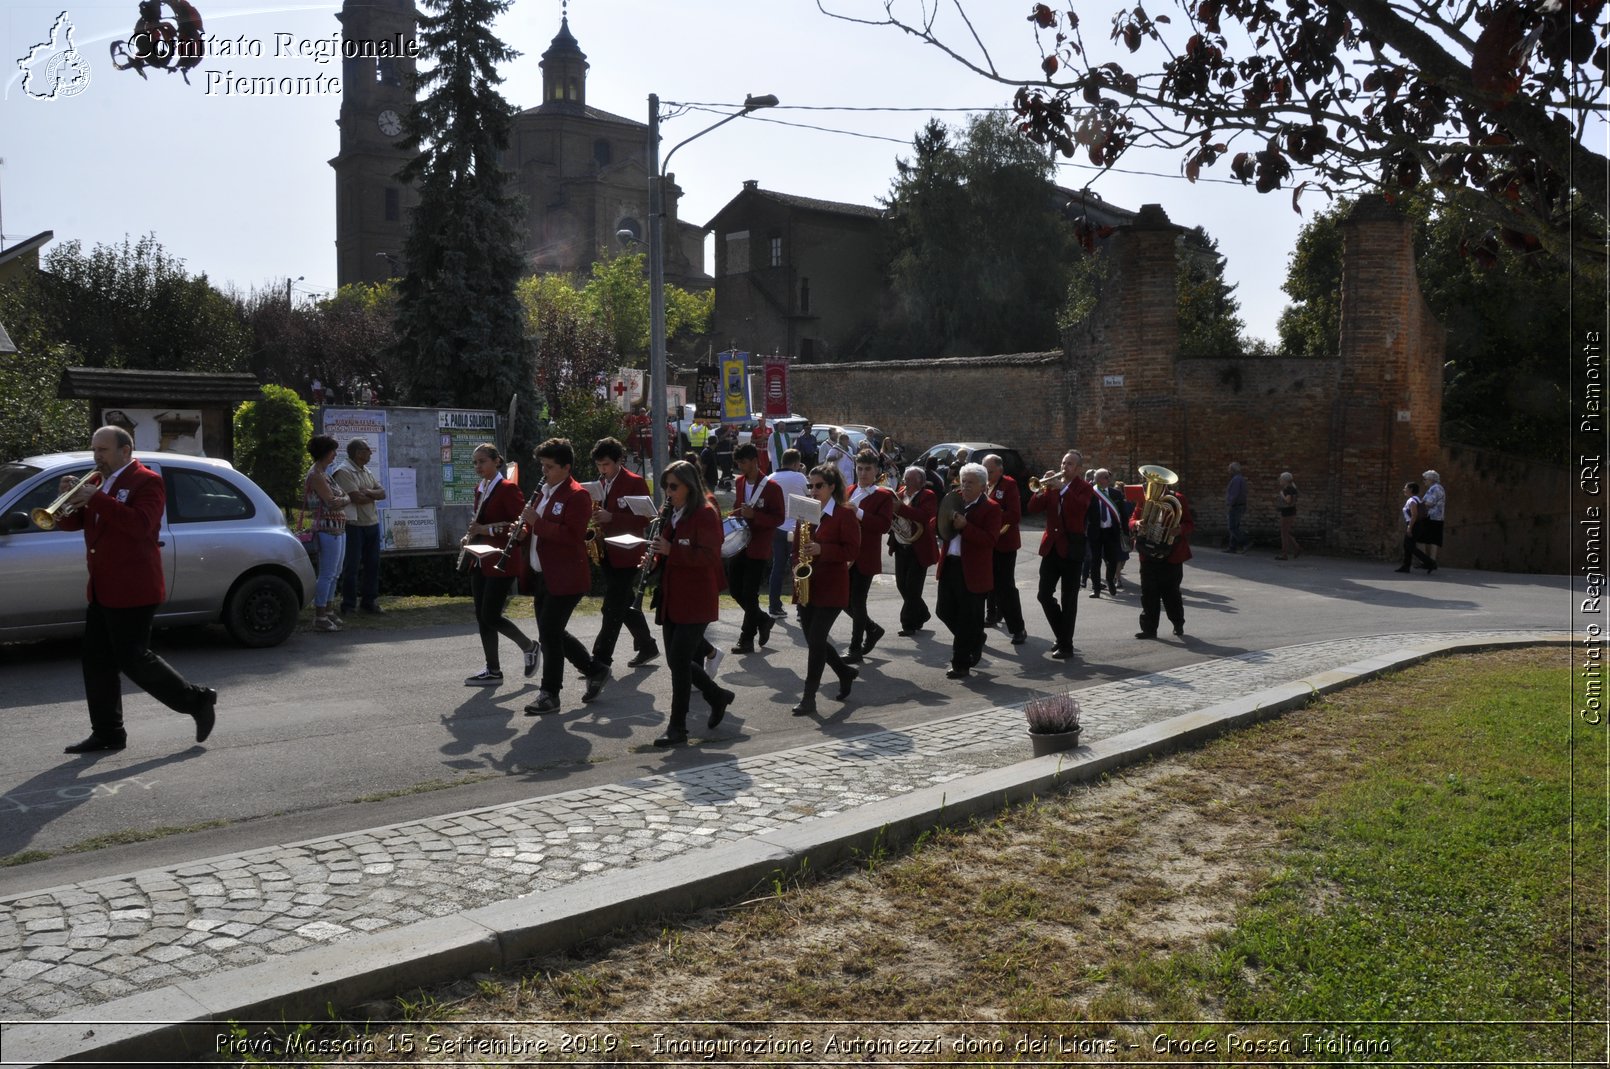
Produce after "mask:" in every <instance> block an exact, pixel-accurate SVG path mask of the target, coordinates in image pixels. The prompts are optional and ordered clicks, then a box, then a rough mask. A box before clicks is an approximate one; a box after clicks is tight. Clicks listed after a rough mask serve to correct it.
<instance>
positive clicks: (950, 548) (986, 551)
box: [935, 464, 1001, 679]
mask: <svg viewBox="0 0 1610 1069" xmlns="http://www.w3.org/2000/svg"><path fill="white" fill-rule="evenodd" d="M959 477H960V480H961V495H962V500H963V501H964V502H965V504H964V505H963V506H962V508H961V509H960V511H958V512H957V513H956V515H955V516H954V517H953V519H952V521H951V522H952V523H954V524H955V525H956V531H955V533H954V534H951V535H950V536H949V537H948V538H947V537H946V532H943V531H941V532H940V537H941V538H944V539H945V554H944V556H943V557H941V558H940V560H939V600H938V604H937V605H936V606H935V608H936V611H937V612H938V614H939V619H940V620H941V621H943V622H944V624H945V626H946V627H948V628H950V633H951V635H952V636H953V637H952V639H951V645H950V671H948V672H946V673H945V678H946V679H966V678H967V677H968V676H970V675H971V674H972V668H973V666H974V665H976V664H977V663H978V661H979V658H980V657H982V656H983V655H984V596H985V595H986V594H988V593H989V591H990V587H991V586H993V585H994V582H995V562H994V560H993V554H994V551H995V543H996V541H997V540H998V539H999V538H1000V533H1001V507H1000V506H999V505H997V504H996V503H995V502H993V501H991V500H990V499H989V495H988V494H987V493H986V492H985V491H986V485H985V484H986V480H987V479H988V478H989V472H987V471H986V470H985V469H984V465H982V464H963V465H962V467H961V469H960V476H959Z"/></svg>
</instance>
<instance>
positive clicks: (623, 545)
mask: <svg viewBox="0 0 1610 1069" xmlns="http://www.w3.org/2000/svg"><path fill="white" fill-rule="evenodd" d="M604 541H605V542H608V543H609V544H610V545H612V546H614V547H615V548H616V549H637V548H638V547H640V546H646V545H648V539H646V538H643V537H641V536H639V535H634V534H618V535H610V536H609V537H608V538H606V539H604Z"/></svg>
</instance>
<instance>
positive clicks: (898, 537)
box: [889, 486, 922, 546]
mask: <svg viewBox="0 0 1610 1069" xmlns="http://www.w3.org/2000/svg"><path fill="white" fill-rule="evenodd" d="M897 496H898V497H899V498H900V503H901V504H902V505H909V504H911V502H910V501H908V500H907V499H906V488H905V487H904V486H902V487H901V488H900V490H899V491H898V494H897ZM889 533H890V534H892V535H894V540H895V541H896V542H899V543H900V544H901V545H902V546H909V545H911V544H912V543H913V542H915V541H916V540H917V536H918V535H920V534H922V528H920V527H918V526H917V521H916V520H912V519H907V518H906V517H905V516H901V515H899V514H898V513H897V514H896V515H895V517H894V519H892V520H890V521H889Z"/></svg>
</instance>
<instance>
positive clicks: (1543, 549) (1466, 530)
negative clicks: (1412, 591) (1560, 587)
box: [1413, 443, 1571, 575]
mask: <svg viewBox="0 0 1610 1069" xmlns="http://www.w3.org/2000/svg"><path fill="white" fill-rule="evenodd" d="M1438 455H1439V457H1440V459H1439V460H1438V462H1437V463H1436V464H1435V465H1427V467H1433V468H1434V470H1435V471H1436V472H1437V474H1438V475H1439V476H1441V481H1442V485H1443V489H1444V490H1445V491H1446V492H1447V494H1448V513H1447V519H1446V520H1445V521H1444V526H1445V530H1444V533H1443V546H1442V553H1441V555H1440V556H1439V557H1438V558H1437V559H1438V561H1439V563H1446V564H1451V565H1453V566H1454V567H1456V568H1486V569H1489V570H1491V571H1498V572H1545V573H1549V574H1554V575H1562V574H1564V573H1566V572H1568V571H1570V567H1571V565H1570V537H1571V513H1570V504H1571V470H1570V469H1569V468H1567V467H1565V466H1564V465H1551V464H1541V463H1539V462H1537V461H1535V460H1530V459H1526V458H1523V457H1515V456H1510V455H1509V454H1506V453H1499V452H1497V451H1495V450H1491V449H1482V448H1480V447H1479V446H1473V445H1460V444H1456V443H1449V444H1446V445H1443V446H1442V447H1441V449H1440V450H1439V454H1438ZM1421 470H1422V471H1423V470H1425V469H1424V468H1422V469H1421ZM1419 477H1420V472H1418V471H1417V472H1415V473H1414V474H1413V478H1414V480H1415V481H1416V482H1418V481H1419Z"/></svg>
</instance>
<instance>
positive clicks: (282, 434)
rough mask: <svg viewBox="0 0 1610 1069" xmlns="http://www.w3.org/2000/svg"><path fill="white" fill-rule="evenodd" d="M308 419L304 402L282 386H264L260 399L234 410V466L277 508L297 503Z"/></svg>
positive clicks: (308, 462)
mask: <svg viewBox="0 0 1610 1069" xmlns="http://www.w3.org/2000/svg"><path fill="white" fill-rule="evenodd" d="M311 437H313V419H312V414H311V413H310V412H309V410H308V406H307V402H306V401H303V400H302V399H301V398H300V397H298V396H297V395H296V391H294V390H288V389H286V388H285V387H283V386H264V387H263V396H262V399H261V400H257V401H245V402H243V403H242V404H241V405H240V407H239V408H237V409H235V466H236V467H238V468H240V470H241V471H243V472H245V473H246V476H247V477H248V478H250V479H251V480H252V482H254V483H256V484H257V485H258V486H261V487H262V488H263V489H264V490H265V491H266V492H267V493H268V496H269V497H272V498H273V499H274V500H275V501H277V502H278V503H279V504H280V506H281V507H284V508H296V507H297V506H299V505H300V504H301V503H302V476H303V475H304V474H305V473H306V472H307V469H308V468H309V467H310V466H311V465H312V463H313V461H312V459H311V458H310V457H309V456H308V453H307V443H308V439H309V438H311Z"/></svg>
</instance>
